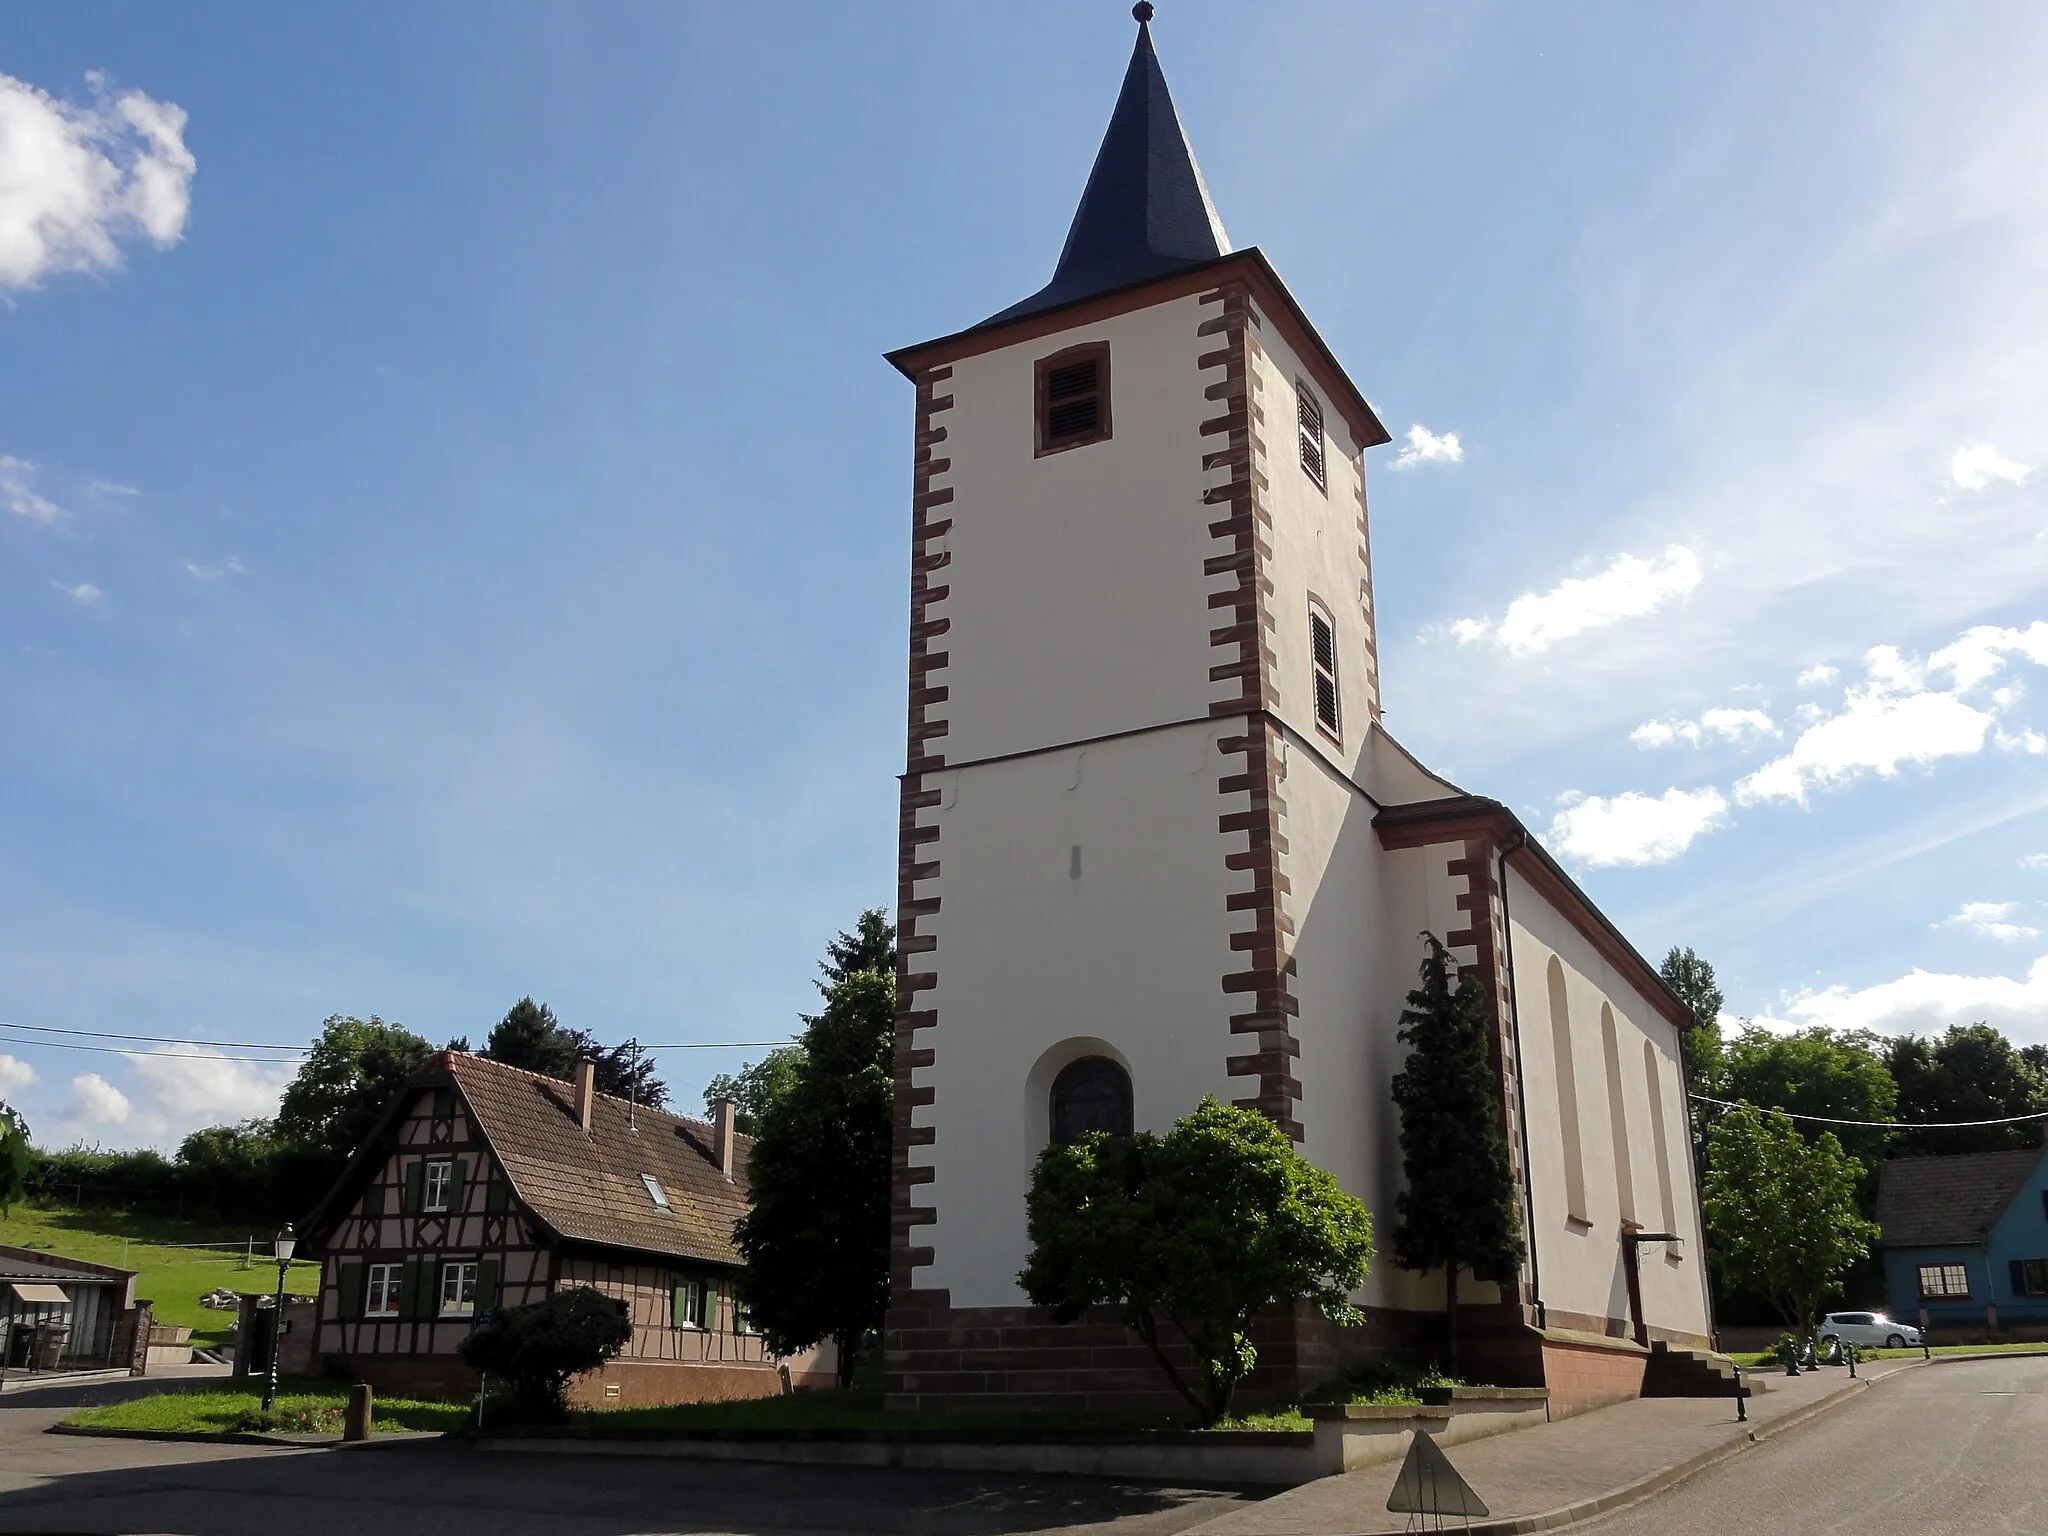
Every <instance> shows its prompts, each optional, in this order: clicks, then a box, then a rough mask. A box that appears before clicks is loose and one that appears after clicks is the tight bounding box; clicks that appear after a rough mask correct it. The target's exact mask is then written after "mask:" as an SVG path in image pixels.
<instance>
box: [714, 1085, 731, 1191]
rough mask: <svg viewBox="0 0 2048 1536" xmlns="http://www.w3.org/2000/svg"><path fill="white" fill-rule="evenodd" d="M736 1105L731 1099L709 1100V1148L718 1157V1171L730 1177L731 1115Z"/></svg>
mask: <svg viewBox="0 0 2048 1536" xmlns="http://www.w3.org/2000/svg"><path fill="white" fill-rule="evenodd" d="M735 1108H736V1106H735V1105H734V1104H733V1101H732V1100H731V1099H713V1100H712V1101H711V1150H712V1152H713V1154H714V1155H715V1156H716V1157H717V1158H718V1171H719V1172H720V1173H722V1174H724V1175H725V1176H726V1177H727V1178H728V1179H729V1178H731V1177H732V1136H733V1129H732V1117H733V1110H734V1109H735Z"/></svg>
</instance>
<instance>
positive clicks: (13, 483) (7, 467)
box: [0, 76, 71, 528]
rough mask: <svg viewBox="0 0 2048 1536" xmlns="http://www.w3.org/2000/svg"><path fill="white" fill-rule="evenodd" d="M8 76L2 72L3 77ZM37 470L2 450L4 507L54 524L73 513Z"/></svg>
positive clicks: (0, 489) (46, 524)
mask: <svg viewBox="0 0 2048 1536" xmlns="http://www.w3.org/2000/svg"><path fill="white" fill-rule="evenodd" d="M4 78H5V76H0V79H4ZM35 471H36V467H35V465H33V464H31V463H29V461H28V460H27V459H16V458H10V457H8V456H7V455H6V454H4V453H0V507H5V508H6V509H7V510H8V511H10V512H12V513H13V514H14V515H15V516H16V517H25V518H27V519H28V520H29V521H30V522H32V523H38V524H40V525H41V526H43V527H45V528H52V527H55V526H56V525H57V524H58V523H61V522H63V521H64V519H65V518H67V517H69V516H70V515H71V514H70V513H68V512H66V511H65V510H64V509H63V508H62V507H60V506H58V505H57V503H55V502H54V501H52V500H50V498H49V497H47V496H44V495H42V494H40V493H39V492H38V491H37V490H36V488H35V485H34V483H33V482H34V477H35Z"/></svg>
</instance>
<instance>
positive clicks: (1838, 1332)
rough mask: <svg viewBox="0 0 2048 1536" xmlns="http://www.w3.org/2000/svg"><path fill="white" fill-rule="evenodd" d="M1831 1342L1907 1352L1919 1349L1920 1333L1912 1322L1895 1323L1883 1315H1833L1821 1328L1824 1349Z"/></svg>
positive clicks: (1824, 1320) (1842, 1313)
mask: <svg viewBox="0 0 2048 1536" xmlns="http://www.w3.org/2000/svg"><path fill="white" fill-rule="evenodd" d="M1829 1339H1835V1340H1838V1341H1840V1342H1841V1343H1844V1344H1854V1345H1855V1346H1856V1347H1857V1348H1858V1349H1908V1348H1917V1347H1918V1346H1919V1343H1920V1330H1919V1329H1918V1328H1915V1327H1914V1326H1913V1325H1912V1324H1911V1323H1895V1322H1893V1321H1892V1320H1891V1319H1890V1318H1888V1317H1886V1316H1885V1315H1884V1314H1883V1313H1882V1312H1830V1313H1829V1314H1828V1315H1827V1316H1826V1317H1825V1318H1824V1319H1822V1321H1821V1325H1820V1342H1821V1345H1822V1347H1825V1346H1826V1345H1827V1342H1828V1340H1829Z"/></svg>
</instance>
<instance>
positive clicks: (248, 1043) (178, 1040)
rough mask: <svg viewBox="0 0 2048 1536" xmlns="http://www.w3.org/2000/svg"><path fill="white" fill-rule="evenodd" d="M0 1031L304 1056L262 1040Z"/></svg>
mask: <svg viewBox="0 0 2048 1536" xmlns="http://www.w3.org/2000/svg"><path fill="white" fill-rule="evenodd" d="M0 1029H31V1030H34V1031H35V1032H36V1033H37V1034H39V1035H83V1036H85V1037H87V1038H88V1039H92V1040H146V1041H148V1042H149V1043H150V1044H152V1045H218V1046H221V1047H224V1048H225V1049H227V1050H232V1051H290V1052H292V1053H293V1054H295V1055H299V1056H303V1055H305V1054H306V1051H305V1047H303V1046H297V1045H272V1044H270V1043H269V1042H268V1041H264V1040H187V1039H185V1038H184V1037H183V1036H182V1035H120V1034H115V1033H113V1032H112V1031H109V1030H104V1029H64V1028H61V1027H59V1026H58V1025H55V1024H10V1023H8V1022H7V1021H6V1020H4V1019H0Z"/></svg>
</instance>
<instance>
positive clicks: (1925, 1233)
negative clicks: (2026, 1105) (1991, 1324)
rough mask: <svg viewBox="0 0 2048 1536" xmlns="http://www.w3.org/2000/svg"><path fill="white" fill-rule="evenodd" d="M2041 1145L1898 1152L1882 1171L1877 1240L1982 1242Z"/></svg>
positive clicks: (1886, 1243) (1927, 1244)
mask: <svg viewBox="0 0 2048 1536" xmlns="http://www.w3.org/2000/svg"><path fill="white" fill-rule="evenodd" d="M2041 1156H2042V1153H2041V1149H2040V1148H2038V1147H2035V1148H2031V1149H2029V1150H2027V1151H2025V1152H1966V1153H1959V1154H1956V1155H1954V1156H1950V1157H1895V1158H1892V1159H1890V1160H1889V1161H1887V1162H1883V1163H1880V1164H1879V1165H1878V1170H1877V1224H1878V1225H1879V1226H1880V1227H1882V1228H1883V1229H1884V1235H1883V1236H1882V1237H1881V1238H1879V1239H1878V1241H1879V1243H1880V1244H1881V1245H1882V1246H1883V1247H1886V1248H1935V1247H1942V1246H1946V1245H1949V1244H1956V1243H1981V1242H1982V1241H1983V1240H1984V1232H1985V1229H1986V1228H1988V1227H1990V1226H1991V1225H1992V1223H1994V1222H1995V1221H1997V1220H1998V1217H1999V1213H2000V1212H2001V1211H2003V1210H2004V1209H2005V1205H2006V1202H2007V1201H2008V1200H2010V1199H2011V1198H2012V1194H2013V1191H2014V1190H2016V1189H2018V1188H2019V1186H2020V1184H2021V1183H2022V1182H2023V1181H2024V1180H2025V1179H2026V1177H2027V1175H2028V1174H2030V1173H2032V1172H2033V1171H2034V1165H2035V1164H2036V1163H2038V1162H2040V1160H2041Z"/></svg>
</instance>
